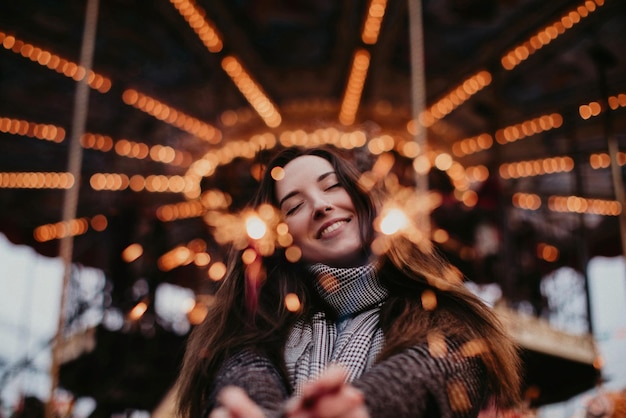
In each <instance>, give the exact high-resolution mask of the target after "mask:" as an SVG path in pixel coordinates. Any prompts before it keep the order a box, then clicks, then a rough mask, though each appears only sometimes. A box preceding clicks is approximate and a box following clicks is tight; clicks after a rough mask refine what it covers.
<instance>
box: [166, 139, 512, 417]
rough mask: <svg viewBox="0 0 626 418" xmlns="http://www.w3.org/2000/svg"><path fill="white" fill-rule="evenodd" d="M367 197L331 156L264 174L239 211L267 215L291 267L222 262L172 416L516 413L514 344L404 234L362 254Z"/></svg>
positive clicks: (372, 233)
mask: <svg viewBox="0 0 626 418" xmlns="http://www.w3.org/2000/svg"><path fill="white" fill-rule="evenodd" d="M277 168H280V169H277ZM277 174H280V175H277ZM374 193H375V194H374ZM380 195H381V196H382V194H380ZM378 196H379V193H377V192H373V191H369V192H368V191H365V190H364V189H363V188H362V187H361V185H360V182H359V172H358V171H357V170H356V169H355V168H354V167H353V166H352V165H351V164H350V163H349V162H348V160H346V159H344V158H342V156H341V155H340V154H338V153H337V152H336V151H334V150H333V149H330V148H311V149H300V148H288V149H286V150H283V151H282V152H280V153H279V154H278V155H277V156H276V157H275V158H274V159H273V160H272V161H271V162H270V164H269V165H268V166H267V167H266V169H265V174H264V176H263V178H262V180H261V183H260V185H259V188H258V192H257V194H256V196H255V197H254V199H253V200H252V203H251V204H252V206H253V207H255V208H260V207H266V206H267V205H268V204H269V205H271V206H273V207H274V208H276V210H277V211H278V213H279V214H280V217H281V220H280V225H286V226H287V228H288V231H289V232H288V233H289V234H290V235H291V237H292V239H293V245H294V246H297V247H298V248H299V249H300V251H301V257H300V258H298V259H291V258H288V257H286V252H287V251H286V250H284V249H282V248H281V247H280V246H276V251H273V252H272V253H267V252H265V253H261V252H258V253H256V256H255V257H248V256H249V254H250V250H253V251H256V249H255V246H254V245H250V246H248V247H247V248H236V249H234V250H233V251H232V254H231V257H230V260H229V270H228V272H227V274H226V277H225V279H224V280H223V282H222V285H221V287H220V289H219V290H218V292H217V294H216V298H215V303H214V304H213V305H212V307H211V308H210V311H209V313H208V315H207V317H206V319H205V321H204V322H203V323H202V324H201V325H199V326H198V327H197V328H196V329H195V330H194V331H193V333H192V335H191V336H190V339H189V343H188V347H187V352H186V355H185V359H184V363H183V366H182V371H181V374H180V378H179V382H178V383H179V388H180V389H179V410H180V412H181V414H182V416H185V417H197V416H202V417H205V416H208V415H210V416H211V417H214V418H215V417H220V416H230V417H239V416H246V417H263V416H287V417H295V416H311V417H316V416H336V417H388V416H394V417H420V416H445V417H467V416H477V415H478V413H479V411H480V410H481V408H482V407H483V406H484V405H485V402H487V401H488V400H489V401H493V402H495V404H496V405H498V406H507V405H511V404H514V403H515V402H517V400H518V396H519V379H520V378H519V375H518V367H519V358H518V355H517V352H516V349H515V346H514V344H513V342H512V340H511V339H510V338H509V336H508V335H507V334H506V333H505V331H504V330H503V329H502V327H501V325H500V323H499V322H498V320H497V319H496V317H495V316H494V314H493V312H492V311H491V310H490V309H489V308H488V307H487V306H486V305H484V304H483V303H482V302H481V301H480V300H479V299H478V298H477V297H475V296H474V295H473V294H471V293H470V292H469V291H468V290H466V289H465V287H464V286H463V285H462V278H461V277H460V275H459V273H458V270H456V269H455V268H454V267H453V266H451V265H449V264H448V263H447V262H445V261H444V260H443V259H442V258H441V257H439V256H438V255H437V253H436V251H435V250H434V249H433V247H432V246H431V245H430V244H429V243H425V242H415V241H416V240H415V236H414V235H415V234H410V235H412V236H410V237H408V236H407V235H409V234H402V233H397V234H394V235H391V236H390V237H387V238H386V239H388V241H389V242H387V244H386V245H384V246H382V247H381V248H384V249H385V251H383V252H380V251H373V250H372V243H373V242H375V241H376V240H377V239H379V238H380V237H379V236H377V233H376V230H375V228H374V225H375V223H376V222H377V216H378V214H377V208H378V207H382V206H381V204H382V202H378V201H377V200H378ZM413 231H414V230H413ZM294 299H297V302H298V303H295V304H293V303H292V302H293V301H294ZM287 301H290V303H286V302H287ZM294 306H295V308H293V307H294ZM290 307H292V308H290ZM231 386H235V387H236V388H232V387H231Z"/></svg>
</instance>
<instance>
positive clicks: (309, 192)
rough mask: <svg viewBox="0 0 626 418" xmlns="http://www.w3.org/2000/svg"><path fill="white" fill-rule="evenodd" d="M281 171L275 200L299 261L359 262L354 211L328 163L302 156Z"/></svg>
mask: <svg viewBox="0 0 626 418" xmlns="http://www.w3.org/2000/svg"><path fill="white" fill-rule="evenodd" d="M284 170H285V176H284V177H283V179H282V180H279V181H278V182H277V183H276V199H277V201H278V202H279V207H280V210H281V212H282V213H283V215H284V216H285V221H286V222H287V225H288V226H289V232H290V233H291V235H292V236H293V239H294V244H296V245H297V246H298V247H300V249H301V250H302V258H303V260H304V261H305V262H307V263H324V264H328V265H330V266H334V267H352V266H355V265H359V264H361V263H363V261H364V260H363V251H362V246H363V243H362V241H361V234H360V230H359V220H358V217H357V213H356V210H355V208H354V204H353V203H352V199H351V198H350V195H349V194H348V192H347V191H346V190H345V189H344V188H343V186H342V185H341V184H339V180H338V179H337V175H336V174H335V170H334V168H333V166H332V165H331V164H330V162H328V161H327V160H325V159H324V158H322V157H318V156H315V155H304V156H300V157H297V158H295V159H294V160H292V161H290V162H289V163H288V164H287V165H285V167H284Z"/></svg>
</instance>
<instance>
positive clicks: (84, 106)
mask: <svg viewBox="0 0 626 418" xmlns="http://www.w3.org/2000/svg"><path fill="white" fill-rule="evenodd" d="M98 1H99V0H87V9H86V12H85V27H84V30H83V42H82V46H81V51H80V62H79V65H80V68H82V69H84V75H83V77H82V78H81V79H80V80H78V82H77V85H76V92H75V95H74V113H73V116H72V134H71V136H70V143H69V152H68V172H69V173H71V174H72V176H74V179H75V181H74V184H73V185H72V187H70V188H69V189H67V191H66V193H65V196H64V199H63V221H64V222H68V221H70V220H72V219H74V218H76V211H77V206H78V192H79V189H80V183H81V176H80V174H81V166H82V159H83V151H82V147H81V145H80V138H81V137H82V135H83V134H84V132H85V125H86V121H87V113H88V107H89V85H88V84H87V80H88V77H89V72H90V71H91V67H92V61H93V51H94V46H95V40H96V26H97V23H98ZM73 246H74V240H73V237H72V236H71V235H68V236H65V237H63V238H62V239H61V242H60V248H59V256H60V257H61V260H62V261H63V282H62V287H61V305H60V309H59V319H58V325H57V330H56V334H55V337H54V341H53V345H52V364H51V367H50V377H51V385H50V398H49V399H48V403H47V405H46V418H53V417H54V416H55V415H54V396H55V392H56V389H57V386H58V384H59V369H60V365H61V345H62V343H63V339H64V331H65V320H66V312H65V311H66V304H67V293H68V287H69V283H70V275H71V271H72V251H73Z"/></svg>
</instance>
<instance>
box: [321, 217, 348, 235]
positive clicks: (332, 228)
mask: <svg viewBox="0 0 626 418" xmlns="http://www.w3.org/2000/svg"><path fill="white" fill-rule="evenodd" d="M345 223H346V221H338V222H335V223H334V224H332V225H329V226H328V227H327V228H326V229H324V230H323V231H322V232H320V238H321V237H323V236H324V235H326V234H328V233H330V232H333V231H334V230H336V229H337V228H339V227H340V226H341V225H343V224H345Z"/></svg>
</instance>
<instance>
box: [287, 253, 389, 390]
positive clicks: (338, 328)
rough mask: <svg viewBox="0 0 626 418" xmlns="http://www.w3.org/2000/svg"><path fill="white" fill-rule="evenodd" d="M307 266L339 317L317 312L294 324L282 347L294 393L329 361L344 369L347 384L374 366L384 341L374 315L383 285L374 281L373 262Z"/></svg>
mask: <svg viewBox="0 0 626 418" xmlns="http://www.w3.org/2000/svg"><path fill="white" fill-rule="evenodd" d="M310 270H311V271H312V272H313V273H314V275H315V277H316V278H317V280H316V281H315V282H314V285H315V288H316V290H317V291H318V293H319V294H320V296H322V298H323V299H324V300H325V301H326V302H327V303H328V305H330V307H331V308H332V309H334V310H335V313H336V314H337V318H338V319H337V321H335V320H333V319H329V318H327V317H326V313H325V312H324V311H319V312H316V313H315V314H314V315H313V317H312V319H311V320H309V321H307V322H305V321H304V320H300V321H298V322H297V323H296V324H295V325H294V328H293V329H292V331H291V333H290V335H289V337H288V339H287V344H286V347H285V362H286V365H287V371H288V373H289V380H290V383H291V385H292V387H293V388H294V389H295V392H296V393H300V390H301V386H302V384H303V383H304V382H306V381H307V380H310V379H314V378H316V377H318V376H319V375H320V374H321V373H322V372H323V371H324V369H325V368H326V367H327V366H328V365H329V364H331V363H338V364H341V365H342V366H344V367H345V368H347V370H348V378H347V380H348V381H349V382H350V381H352V380H354V379H356V378H358V377H359V376H360V375H361V374H362V373H363V372H364V371H365V370H366V369H368V368H369V367H370V366H371V365H372V364H373V362H374V360H375V358H376V356H377V355H378V353H380V350H381V349H382V347H383V344H384V336H383V332H382V330H381V329H380V327H379V321H378V315H379V312H380V307H381V305H382V303H383V302H384V301H385V299H386V298H387V289H385V288H384V287H383V286H382V285H381V284H380V282H379V281H378V277H377V276H376V266H375V265H373V264H369V265H366V266H362V267H356V268H333V267H329V266H326V265H324V264H315V265H313V266H311V267H310Z"/></svg>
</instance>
